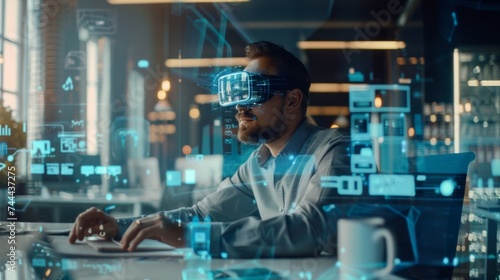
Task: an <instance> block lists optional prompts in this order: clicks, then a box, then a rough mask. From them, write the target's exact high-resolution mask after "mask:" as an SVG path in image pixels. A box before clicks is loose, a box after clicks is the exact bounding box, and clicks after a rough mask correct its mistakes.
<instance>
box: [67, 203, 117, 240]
mask: <svg viewBox="0 0 500 280" xmlns="http://www.w3.org/2000/svg"><path fill="white" fill-rule="evenodd" d="M118 231H119V227H118V223H117V221H116V219H115V218H113V217H111V216H109V215H106V214H105V213H104V212H102V211H101V210H99V209H97V208H95V207H92V208H90V209H88V210H87V211H85V212H83V213H81V214H80V215H78V217H77V218H76V221H75V223H74V224H73V228H72V229H71V232H70V233H69V242H70V243H75V241H76V240H77V239H78V240H83V238H84V237H85V236H90V235H94V234H96V235H99V236H100V237H102V238H106V239H111V238H113V237H115V236H116V235H117V234H118Z"/></svg>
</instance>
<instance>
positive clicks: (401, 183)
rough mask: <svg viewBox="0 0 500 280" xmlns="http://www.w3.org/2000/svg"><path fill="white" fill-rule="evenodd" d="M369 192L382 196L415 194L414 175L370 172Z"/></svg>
mask: <svg viewBox="0 0 500 280" xmlns="http://www.w3.org/2000/svg"><path fill="white" fill-rule="evenodd" d="M368 178H369V179H368V182H369V183H368V193H369V194H370V195H381V196H409V197H412V196H415V193H416V191H415V177H414V175H403V174H370V176H369V177H368Z"/></svg>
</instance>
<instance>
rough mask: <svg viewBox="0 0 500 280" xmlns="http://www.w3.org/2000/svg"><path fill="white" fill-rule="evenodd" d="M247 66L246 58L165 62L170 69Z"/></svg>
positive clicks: (180, 59) (173, 60) (171, 59)
mask: <svg viewBox="0 0 500 280" xmlns="http://www.w3.org/2000/svg"><path fill="white" fill-rule="evenodd" d="M247 64H248V60H247V59H246V58H244V57H219V58H169V59H167V60H166V61H165V65H166V66H167V67H169V68H193V67H213V66H245V65H247Z"/></svg>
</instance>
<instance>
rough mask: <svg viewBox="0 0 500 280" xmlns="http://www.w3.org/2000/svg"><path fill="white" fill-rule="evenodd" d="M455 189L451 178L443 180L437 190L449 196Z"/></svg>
mask: <svg viewBox="0 0 500 280" xmlns="http://www.w3.org/2000/svg"><path fill="white" fill-rule="evenodd" d="M454 190H455V181H453V180H452V179H448V180H444V181H443V182H441V185H440V186H439V191H440V192H441V194H442V195H443V196H450V195H452V194H453V191H454Z"/></svg>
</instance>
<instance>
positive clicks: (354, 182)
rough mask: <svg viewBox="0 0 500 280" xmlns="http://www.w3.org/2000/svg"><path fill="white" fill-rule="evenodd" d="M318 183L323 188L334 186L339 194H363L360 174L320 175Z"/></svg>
mask: <svg viewBox="0 0 500 280" xmlns="http://www.w3.org/2000/svg"><path fill="white" fill-rule="evenodd" d="M320 185H321V187H323V188H336V189H337V192H338V193H339V194H340V195H361V194H363V178H362V177H361V176H322V177H321V184H320Z"/></svg>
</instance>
